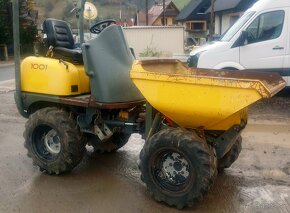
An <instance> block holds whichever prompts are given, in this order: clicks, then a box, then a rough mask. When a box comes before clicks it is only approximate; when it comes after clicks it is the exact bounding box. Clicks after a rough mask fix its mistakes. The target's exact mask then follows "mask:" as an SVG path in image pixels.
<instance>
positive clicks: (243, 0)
mask: <svg viewBox="0 0 290 213" xmlns="http://www.w3.org/2000/svg"><path fill="white" fill-rule="evenodd" d="M256 1H258V0H216V2H215V4H214V13H215V34H219V35H222V34H223V33H224V32H226V31H227V30H228V29H229V28H230V27H231V26H232V25H233V24H234V23H235V22H236V21H237V20H238V19H239V18H240V17H241V16H242V15H243V13H244V12H245V11H246V10H247V9H248V8H250V7H251V6H252V5H253V4H254V3H255V2H256ZM206 13H207V14H210V13H211V8H209V9H208V10H207V11H206Z"/></svg>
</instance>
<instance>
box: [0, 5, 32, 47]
mask: <svg viewBox="0 0 290 213" xmlns="http://www.w3.org/2000/svg"><path fill="white" fill-rule="evenodd" d="M33 8H34V0H28V1H27V0H19V14H20V26H19V27H20V42H21V43H22V44H24V45H23V47H24V46H26V47H30V48H29V50H32V49H33V48H32V47H33V45H32V44H33V42H34V41H35V37H36V33H37V28H36V20H35V18H33V17H32V13H33ZM12 26H13V20H12V3H11V1H8V0H0V44H4V45H7V46H8V47H9V46H12V44H13V36H12V35H13V28H12Z"/></svg>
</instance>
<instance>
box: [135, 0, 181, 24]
mask: <svg viewBox="0 0 290 213" xmlns="http://www.w3.org/2000/svg"><path fill="white" fill-rule="evenodd" d="M170 5H171V6H173V7H174V8H175V9H176V11H177V12H179V10H178V8H177V7H176V6H175V4H174V3H173V2H172V1H166V2H165V8H166V12H165V14H166V16H169V15H170V16H171V15H172V16H173V15H175V14H174V12H173V13H172V11H171V10H168V7H169V6H170ZM162 13H163V4H162V3H159V4H155V5H153V6H152V7H151V8H150V9H149V11H148V25H149V26H150V25H153V24H154V22H155V21H156V20H157V19H158V18H159V17H160V16H161V15H162ZM176 14H177V13H176ZM175 16H176V15H175ZM139 25H146V13H145V12H143V11H140V12H139Z"/></svg>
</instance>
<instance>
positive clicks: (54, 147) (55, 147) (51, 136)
mask: <svg viewBox="0 0 290 213" xmlns="http://www.w3.org/2000/svg"><path fill="white" fill-rule="evenodd" d="M44 145H45V147H46V149H47V151H49V152H50V153H51V154H58V153H60V147H61V144H60V137H59V135H58V134H57V132H56V131H55V130H54V129H52V130H50V131H49V132H48V133H47V134H46V135H45V136H44Z"/></svg>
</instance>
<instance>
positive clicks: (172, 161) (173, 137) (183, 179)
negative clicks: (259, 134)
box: [139, 128, 217, 209]
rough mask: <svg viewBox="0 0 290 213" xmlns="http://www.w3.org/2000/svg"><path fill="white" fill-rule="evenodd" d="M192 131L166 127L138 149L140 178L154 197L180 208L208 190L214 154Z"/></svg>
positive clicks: (212, 177) (212, 173) (199, 197)
mask: <svg viewBox="0 0 290 213" xmlns="http://www.w3.org/2000/svg"><path fill="white" fill-rule="evenodd" d="M212 150H213V149H210V148H209V147H208V145H207V143H206V142H205V141H203V140H202V139H201V138H199V137H198V136H197V134H195V132H190V131H185V130H181V129H179V128H166V129H163V130H161V131H160V132H158V133H156V134H155V135H153V136H152V137H151V138H150V139H149V140H148V141H147V142H146V143H145V145H144V147H143V149H142V151H141V153H140V164H139V168H140V170H141V179H142V181H143V182H144V183H145V184H146V185H147V189H148V191H149V192H150V193H151V194H152V195H153V197H154V198H155V199H156V200H157V201H163V202H165V203H167V204H168V205H170V206H175V207H177V208H178V209H182V208H183V207H185V206H192V205H193V204H194V203H195V202H197V201H199V200H200V199H202V198H203V196H204V195H205V194H206V192H208V190H209V189H210V186H211V185H212V182H213V181H214V177H215V175H216V174H217V172H216V169H217V168H216V156H215V154H214V152H213V151H212Z"/></svg>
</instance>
